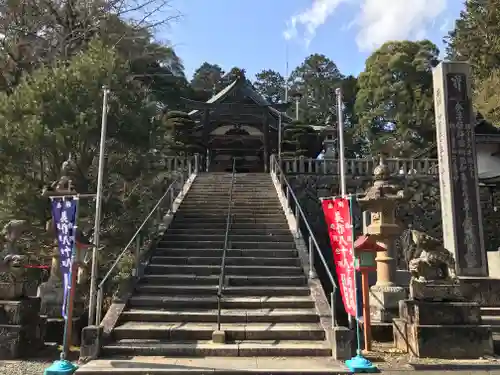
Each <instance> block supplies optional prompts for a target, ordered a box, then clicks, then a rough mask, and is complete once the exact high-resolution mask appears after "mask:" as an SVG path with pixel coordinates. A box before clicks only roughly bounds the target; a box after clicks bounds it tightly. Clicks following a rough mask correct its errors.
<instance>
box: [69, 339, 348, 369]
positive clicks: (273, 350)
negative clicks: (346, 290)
mask: <svg viewBox="0 0 500 375" xmlns="http://www.w3.org/2000/svg"><path fill="white" fill-rule="evenodd" d="M331 353H332V351H331V348H329V346H328V344H327V343H326V342H325V341H307V340H301V341H291V340H290V341H289V340H281V341H275V340H273V341H259V342H252V341H246V340H245V341H236V342H234V343H226V344H215V343H213V342H212V341H209V340H204V341H203V340H199V341H184V342H171V341H167V340H126V339H125V340H119V341H115V342H113V343H110V344H108V345H105V346H104V347H103V354H104V355H148V356H155V355H158V356H164V357H166V358H168V357H207V356H219V357H220V356H222V357H229V358H228V359H230V356H234V357H236V356H240V357H247V356H248V357H253V360H254V361H255V360H256V358H255V357H257V356H259V357H263V356H267V357H285V356H295V357H297V356H298V357H302V356H306V357H316V356H331ZM276 359H277V358H273V360H276ZM279 359H281V358H279ZM232 361H233V362H232V363H233V365H234V364H235V361H234V359H232ZM236 363H237V361H236ZM200 365H201V366H200V367H199V368H201V369H202V372H200V374H204V375H206V374H213V371H207V369H206V363H205V366H203V364H202V363H200ZM283 365H284V363H282V366H283ZM289 365H291V363H290V362H289ZM287 368H288V369H289V371H290V370H292V368H291V367H287V366H284V367H282V369H281V370H283V369H287ZM311 368H314V366H311V367H309V368H307V367H306V368H305V369H306V370H307V369H309V370H310V369H311ZM332 370H333V369H332V366H330V368H329V369H328V371H327V372H325V374H328V375H332V374H335V372H332ZM79 371H81V370H79ZM203 371H204V372H203ZM234 371H235V370H232V371H231V372H228V373H227V374H232V375H235V374H237V372H234ZM240 371H241V373H247V372H248V371H251V370H250V369H247V368H246V367H240ZM189 373H191V372H189ZM276 373H280V372H279V370H278V368H275V369H274V370H273V371H272V372H270V373H269V374H276ZM299 373H300V372H299V368H297V367H295V368H294V369H293V370H292V372H290V374H294V375H295V374H299ZM346 373H347V372H346ZM145 374H146V373H141V375H145ZM147 374H150V372H147Z"/></svg>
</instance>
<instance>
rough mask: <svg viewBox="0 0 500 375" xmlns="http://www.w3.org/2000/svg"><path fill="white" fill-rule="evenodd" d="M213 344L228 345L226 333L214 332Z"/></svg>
mask: <svg viewBox="0 0 500 375" xmlns="http://www.w3.org/2000/svg"><path fill="white" fill-rule="evenodd" d="M212 342H213V343H215V344H225V343H226V331H214V332H213V333H212Z"/></svg>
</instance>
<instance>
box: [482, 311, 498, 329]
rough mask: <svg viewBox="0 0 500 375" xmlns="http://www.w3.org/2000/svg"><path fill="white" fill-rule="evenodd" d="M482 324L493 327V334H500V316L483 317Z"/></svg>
mask: <svg viewBox="0 0 500 375" xmlns="http://www.w3.org/2000/svg"><path fill="white" fill-rule="evenodd" d="M481 321H482V323H481V324H485V325H489V326H491V332H493V333H500V316H499V315H482V316H481Z"/></svg>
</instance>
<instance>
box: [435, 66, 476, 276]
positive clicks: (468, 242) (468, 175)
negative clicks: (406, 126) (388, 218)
mask: <svg viewBox="0 0 500 375" xmlns="http://www.w3.org/2000/svg"><path fill="white" fill-rule="evenodd" d="M466 79H467V76H466V75H465V74H463V73H448V74H446V87H447V95H446V114H447V117H448V127H447V130H448V132H449V133H448V139H449V144H448V146H449V158H450V163H449V166H450V169H451V170H450V174H451V175H450V177H451V182H452V191H453V194H452V197H451V199H453V205H454V207H455V209H454V212H453V215H454V220H455V233H454V235H455V236H456V244H457V246H458V250H459V251H460V253H461V256H460V257H458V259H457V263H458V265H459V268H460V269H462V270H466V269H470V268H472V269H480V268H482V267H483V258H482V256H481V255H480V254H479V252H480V251H481V238H480V230H481V227H480V222H479V220H480V219H481V217H480V212H479V209H480V208H479V205H478V189H477V177H476V176H477V173H476V165H475V160H474V157H475V139H474V125H473V124H472V123H471V120H472V102H471V100H470V98H469V96H468V93H467V82H466ZM439 143H442V142H439ZM439 151H441V150H439ZM443 193H444V192H443ZM445 194H446V193H445ZM446 214H450V213H447V212H443V215H446Z"/></svg>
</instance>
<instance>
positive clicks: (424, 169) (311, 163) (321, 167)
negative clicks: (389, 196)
mask: <svg viewBox="0 0 500 375" xmlns="http://www.w3.org/2000/svg"><path fill="white" fill-rule="evenodd" d="M386 163H387V166H388V167H389V170H390V171H391V174H394V175H398V174H399V175H409V176H415V177H419V176H437V173H438V159H386ZM377 164H378V162H377V161H376V160H374V159H346V162H345V166H346V167H345V170H346V175H347V176H351V177H370V176H372V174H373V170H374V168H375V167H376V166H377ZM280 166H281V169H282V170H283V172H284V173H286V174H287V175H294V174H315V175H338V174H339V170H340V168H339V160H338V159H323V160H317V159H310V158H304V157H296V158H283V157H282V158H281V163H280Z"/></svg>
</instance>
